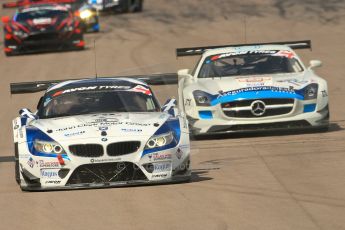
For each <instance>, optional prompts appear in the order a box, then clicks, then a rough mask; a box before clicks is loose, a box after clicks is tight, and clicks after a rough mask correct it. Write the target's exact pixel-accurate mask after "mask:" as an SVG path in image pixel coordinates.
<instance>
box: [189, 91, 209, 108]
mask: <svg viewBox="0 0 345 230" xmlns="http://www.w3.org/2000/svg"><path fill="white" fill-rule="evenodd" d="M193 96H194V99H195V103H196V105H198V106H210V105H211V98H210V96H209V95H208V94H207V93H205V92H203V91H200V90H196V91H194V92H193Z"/></svg>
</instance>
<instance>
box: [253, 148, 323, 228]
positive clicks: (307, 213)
mask: <svg viewBox="0 0 345 230" xmlns="http://www.w3.org/2000/svg"><path fill="white" fill-rule="evenodd" d="M250 146H251V147H252V149H253V150H254V152H256V153H257V155H258V156H259V157H260V159H261V160H262V161H263V163H264V164H265V166H266V168H267V169H268V171H269V172H270V173H271V175H272V176H273V177H274V178H275V180H276V181H277V182H278V183H279V184H280V186H282V188H283V189H284V190H285V191H286V192H287V193H288V195H289V196H290V197H291V199H292V200H293V201H295V203H296V204H297V205H298V206H299V207H300V208H301V210H302V211H303V212H304V213H305V214H306V215H307V217H309V219H310V220H311V222H312V223H313V224H314V225H315V226H316V227H317V228H318V229H320V230H323V229H322V228H321V226H320V225H319V223H318V222H317V221H316V220H315V219H314V217H313V216H312V214H310V213H309V212H308V210H307V209H306V208H305V207H304V206H303V205H302V204H301V203H300V201H299V200H298V199H296V197H294V195H293V194H292V193H291V192H290V191H289V190H288V188H287V187H286V186H285V184H284V183H283V182H282V181H281V180H280V179H279V178H278V176H277V175H276V174H275V173H274V172H273V170H272V169H271V168H270V166H269V165H268V163H267V161H266V159H265V157H264V156H262V155H261V154H260V152H259V151H257V150H256V148H254V146H253V145H250Z"/></svg>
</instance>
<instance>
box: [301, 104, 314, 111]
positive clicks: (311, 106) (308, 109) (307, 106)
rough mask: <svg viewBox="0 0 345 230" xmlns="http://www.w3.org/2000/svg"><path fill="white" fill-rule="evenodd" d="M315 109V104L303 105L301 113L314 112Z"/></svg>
mask: <svg viewBox="0 0 345 230" xmlns="http://www.w3.org/2000/svg"><path fill="white" fill-rule="evenodd" d="M315 109H316V104H309V105H304V109H303V112H304V113H311V112H314V111H315Z"/></svg>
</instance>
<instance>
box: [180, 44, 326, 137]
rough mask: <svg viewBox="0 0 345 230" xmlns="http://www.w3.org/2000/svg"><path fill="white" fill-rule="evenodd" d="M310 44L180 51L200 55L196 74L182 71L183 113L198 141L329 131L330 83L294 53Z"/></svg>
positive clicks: (201, 48) (216, 47)
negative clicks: (235, 134) (209, 136)
mask: <svg viewBox="0 0 345 230" xmlns="http://www.w3.org/2000/svg"><path fill="white" fill-rule="evenodd" d="M306 48H311V42H310V41H296V42H275V43H263V44H262V43H261V44H242V45H226V46H214V47H194V48H182V49H177V56H191V55H201V59H200V61H199V63H197V65H196V67H195V69H194V70H192V71H189V70H180V71H179V72H178V75H179V83H178V87H179V90H178V91H179V101H180V102H183V103H180V105H179V108H180V109H181V110H182V111H184V113H185V114H186V115H187V117H188V120H189V124H190V127H191V132H192V133H193V134H194V135H202V134H217V133H230V132H246V131H250V132H252V131H264V130H280V129H292V128H293V129H295V128H302V129H306V128H309V127H310V128H319V129H327V127H328V125H329V109H328V89H327V82H326V81H325V80H324V79H322V78H320V77H319V76H317V75H316V73H315V72H314V68H316V67H319V66H321V62H320V61H317V60H313V61H310V66H309V67H306V66H305V65H304V64H303V62H302V61H301V59H300V58H299V57H298V55H297V54H296V53H295V52H294V49H306Z"/></svg>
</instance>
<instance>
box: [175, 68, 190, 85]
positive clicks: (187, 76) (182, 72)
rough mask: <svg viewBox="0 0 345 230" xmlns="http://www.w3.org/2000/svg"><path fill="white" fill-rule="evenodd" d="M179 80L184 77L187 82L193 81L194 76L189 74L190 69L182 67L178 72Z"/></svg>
mask: <svg viewBox="0 0 345 230" xmlns="http://www.w3.org/2000/svg"><path fill="white" fill-rule="evenodd" d="M177 75H178V80H179V81H180V80H182V79H184V80H185V82H187V83H191V82H192V81H193V76H192V75H190V74H189V69H181V70H179V71H178V72H177Z"/></svg>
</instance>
